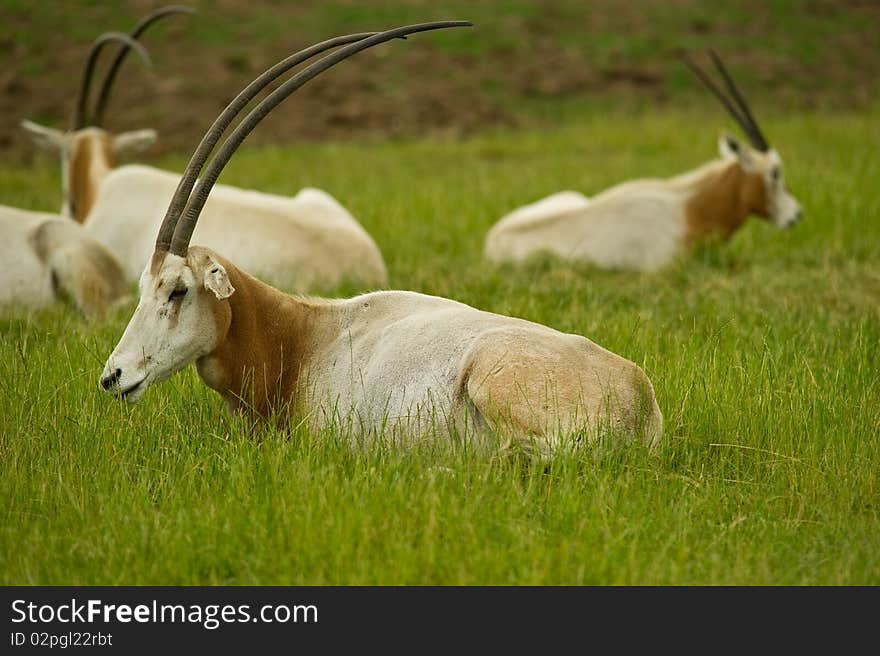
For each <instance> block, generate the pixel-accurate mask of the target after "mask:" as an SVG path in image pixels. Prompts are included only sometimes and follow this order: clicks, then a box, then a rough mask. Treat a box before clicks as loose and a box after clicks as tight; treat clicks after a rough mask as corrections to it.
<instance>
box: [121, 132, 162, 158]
mask: <svg viewBox="0 0 880 656" xmlns="http://www.w3.org/2000/svg"><path fill="white" fill-rule="evenodd" d="M154 143H156V131H155V130H132V131H131V132H123V133H122V134H117V135H116V136H115V137H113V154H114V155H121V156H125V155H136V154H138V153H140V152H143V151H144V150H146V149H147V148H149V147H150V146H152V145H153V144H154Z"/></svg>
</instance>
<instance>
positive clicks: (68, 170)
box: [21, 5, 195, 223]
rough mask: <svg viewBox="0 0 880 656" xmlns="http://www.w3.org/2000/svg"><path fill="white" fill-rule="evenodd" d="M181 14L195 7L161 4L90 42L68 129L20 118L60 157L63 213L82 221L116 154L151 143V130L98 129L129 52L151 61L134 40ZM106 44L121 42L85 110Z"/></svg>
mask: <svg viewBox="0 0 880 656" xmlns="http://www.w3.org/2000/svg"><path fill="white" fill-rule="evenodd" d="M181 13H186V14H192V13H195V10H194V9H192V8H191V7H184V6H178V5H172V6H168V7H163V8H161V9H157V10H156V11H154V12H152V13H151V14H149V15H147V16H145V17H144V18H143V19H142V20H141V21H140V22H139V23H138V24H137V25H135V26H134V28H133V29H132V30H131V31H130V32H129V33H128V34H123V33H120V32H106V33H104V34H102V35H101V36H99V37H98V38H97V39H96V40H95V42H94V43H93V44H92V47H91V50H90V51H89V54H88V57H87V58H86V63H85V66H84V68H83V74H82V80H81V82H80V88H79V94H78V96H77V99H76V106H75V110H74V115H73V121H72V126H71V129H70V130H67V131H64V130H58V129H55V128H50V127H46V126H43V125H39V124H37V123H34V122H33V121H27V120H26V121H22V122H21V127H22V129H23V130H24V131H25V132H26V133H27V134H28V136H30V138H31V139H32V140H33V141H34V143H36V144H37V145H38V146H40V147H41V148H45V149H46V150H49V151H51V152H54V153H56V154H57V155H58V156H59V157H60V158H61V177H62V190H63V199H62V204H61V213H62V214H63V215H65V216H68V217H71V218H73V219H75V220H77V221H79V222H80V223H82V222H83V220H84V219H85V217H86V216H87V215H88V213H89V210H90V209H91V207H92V205H93V203H94V201H95V197H96V196H97V188H98V183H99V182H100V180H101V178H103V176H104V175H106V174H107V173H108V172H109V171H110V170H111V169H112V168H113V166H114V165H115V162H116V158H117V157H118V156H123V155H132V154H136V153H139V152H141V151H143V150H145V149H146V148H148V147H149V146H151V145H152V144H153V142H155V141H156V132H155V130H134V131H131V132H123V133H121V134H111V133H109V132H107V131H106V130H104V129H103V128H102V126H103V125H104V113H105V110H106V108H107V103H108V101H109V100H110V91H111V89H112V88H113V82H114V80H115V79H116V75H117V73H118V72H119V69H120V67H121V66H122V63H123V61H125V58H126V56H127V55H128V53H129V52H130V51H131V50H134V51H135V52H136V53H137V54H138V56H139V57H140V58H141V60H142V61H143V62H144V63H145V64H146V65H148V66H149V65H150V57H149V55H148V54H147V51H146V49H145V48H144V47H143V46H142V45H141V44H140V43H139V42H138V41H137V39H138V38H139V37H140V36H141V35H142V34H143V33H144V32H145V31H146V30H147V28H148V27H150V26H151V25H153V24H154V23H156V22H157V21H159V20H160V19H162V18H164V17H165V16H170V15H173V14H181ZM111 43H118V44H120V48H119V51H118V52H117V53H116V57H115V58H114V60H113V62H112V63H111V64H110V67H109V68H108V70H107V74H106V75H105V77H104V81H103V83H102V84H101V88H100V90H99V92H98V99H97V101H96V103H95V107H94V109H93V111H91V112H90V111H88V104H89V96H90V93H89V90H90V88H91V84H92V78H93V76H94V71H95V64H96V63H97V61H98V56H99V55H100V53H101V52H102V50H103V49H104V48H105V47H106V46H107V45H108V44H111Z"/></svg>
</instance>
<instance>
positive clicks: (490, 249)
mask: <svg viewBox="0 0 880 656" xmlns="http://www.w3.org/2000/svg"><path fill="white" fill-rule="evenodd" d="M564 193H565V194H573V193H575V192H564ZM560 196H561V194H556V195H554V196H550V197H549V198H546V199H544V200H542V201H539V202H537V203H533V204H531V205H526V206H525V207H523V208H520V209H518V210H515V211H514V212H512V213H510V214H508V215H507V216H505V217H503V218H502V219H501V220H500V221H498V223H496V224H495V225H494V226H493V227H492V229H491V230H490V231H489V233H488V235H487V236H486V247H485V253H486V257H487V258H489V259H490V260H492V261H494V262H500V261H506V260H511V261H523V260H525V259H526V258H528V257H529V256H531V255H532V254H534V253H538V252H541V251H547V252H551V253H553V254H555V255H558V256H560V257H562V258H566V259H582V260H586V261H588V262H591V263H593V264H595V265H597V266H600V267H603V268H608V269H635V270H642V271H651V270H654V269H658V268H660V267H662V266H663V265H665V264H666V263H667V262H668V261H669V260H670V259H672V258H673V257H674V256H675V253H676V251H677V249H678V246H679V243H680V242H681V240H682V238H683V236H684V211H683V202H682V194H681V192H680V191H678V190H675V189H669V188H665V187H664V186H663V185H661V184H659V183H658V181H654V180H643V181H638V182H628V183H624V184H622V185H619V186H617V187H612V188H611V189H608V190H607V191H605V192H603V193H601V194H599V195H597V196H594V197H593V198H592V199H590V200H589V201H586V197H584V201H583V202H581V203H579V204H578V203H576V201H577V198H576V197H574V196H570V195H566V196H563V197H562V199H561V200H563V202H560ZM565 201H567V202H565Z"/></svg>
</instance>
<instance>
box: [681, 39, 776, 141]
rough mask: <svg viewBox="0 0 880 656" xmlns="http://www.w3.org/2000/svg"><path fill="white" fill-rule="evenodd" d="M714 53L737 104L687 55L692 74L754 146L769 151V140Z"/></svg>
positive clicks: (714, 58)
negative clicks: (719, 103) (765, 137)
mask: <svg viewBox="0 0 880 656" xmlns="http://www.w3.org/2000/svg"><path fill="white" fill-rule="evenodd" d="M710 53H713V61H715V66H716V67H718V69H719V71H722V76H723V77H724V79H725V82H726V84H727V87H728V89H730V90H731V93H732V94H733V95H734V98H736V99H737V102H734V101H732V100H731V99H730V98H728V97H727V95H726V94H725V93H724V92H723V91H722V90H721V89H719V88H718V86H717V85H716V84H715V83H714V82H713V81H712V79H711V78H710V77H709V75H708V74H707V73H706V72H705V71H704V70H703V69H702V68H700V67H699V66H698V65H697V64H696V62H694V61H693V60H692V59H691V58H690V57H688V56H687V55H685V56H684V62H685V64H687V66H688V68H690V69H691V72H693V74H694V75H695V76H696V77H697V79H698V80H700V82H702V83H703V86H705V87H706V88H707V89H708V90H709V91H711V92H712V94H713V95H714V96H715V97H716V98H718V100H719V101H720V102H721V104H722V105H724V107H725V109H727V111H728V112H729V113H730V115H731V116H732V117H733V118H734V120H735V121H736V122H737V123H739V125H740V127H741V128H742V129H743V132H745V133H746V136H747V137H748V138H749V141H751V143H752V145H753V146H754V147H755V148H756V149H758V150H761V151H767V150H768V149H769V146H768V144H767V140H766V139H764V135H763V134H762V133H761V131H760V130H759V129H758V126H757V123H755V120H754V117H752V115H751V112H750V111H749V110H748V107H747V106H746V105H745V101H744V100H743V99H742V95H741V94H740V93H739V91H738V90H736V86H735V85H734V84H733V80H732V79H731V78H730V76H729V75H728V74H727V70H726V69H725V68H724V65H723V64H721V65H720V66H719V64H720V62H721V60H720V59H719V58H717V57H718V56H717V55H715V54H714V51H710Z"/></svg>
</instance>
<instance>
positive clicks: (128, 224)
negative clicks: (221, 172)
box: [85, 165, 387, 290]
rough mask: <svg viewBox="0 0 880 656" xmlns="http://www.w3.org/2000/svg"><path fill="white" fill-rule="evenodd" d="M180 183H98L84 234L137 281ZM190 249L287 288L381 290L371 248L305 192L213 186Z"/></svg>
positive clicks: (331, 203) (138, 179)
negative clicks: (358, 285)
mask: <svg viewBox="0 0 880 656" xmlns="http://www.w3.org/2000/svg"><path fill="white" fill-rule="evenodd" d="M179 179H180V177H179V176H178V175H176V174H173V173H168V172H166V171H162V170H159V169H156V168H152V167H147V166H141V165H127V166H121V167H119V168H117V169H114V170H113V171H112V172H111V173H110V174H109V175H107V177H106V178H104V180H103V182H102V183H101V188H100V193H99V195H98V199H97V201H96V204H95V207H94V208H93V209H92V211H91V212H90V214H89V216H88V217H87V219H86V223H85V227H86V230H87V231H88V233H89V234H91V235H93V236H94V237H95V238H96V239H97V240H99V241H100V242H102V243H103V244H104V245H105V246H107V248H109V249H110V250H111V251H112V252H113V253H115V254H116V256H117V257H118V259H119V260H120V262H122V263H123V266H124V268H125V271H126V275H127V276H129V278H130V279H131V280H137V279H138V276H139V275H140V273H141V271H143V269H144V267H145V266H146V263H147V261H148V260H149V258H150V257H151V255H152V253H153V247H154V245H155V241H156V233H157V232H158V229H159V226H160V225H161V223H162V219H163V218H164V216H165V210H166V208H167V207H168V204H169V201H170V200H171V196H172V195H173V193H174V190H175V189H176V187H177V183H178V181H179ZM192 243H193V244H199V245H203V246H208V247H210V248H213V249H214V250H216V251H218V252H221V253H224V254H226V255H228V257H229V258H230V259H231V260H232V261H233V262H235V263H236V264H237V265H239V266H241V267H242V268H243V269H244V270H246V271H250V272H252V273H254V274H255V275H257V276H258V277H260V278H262V279H264V280H266V281H267V282H270V283H271V284H273V285H275V286H279V287H282V288H285V289H300V290H303V289H308V288H310V287H312V286H314V285H324V286H332V285H336V284H338V283H339V282H340V281H341V280H344V279H346V278H349V279H353V280H357V281H360V282H363V283H366V284H373V285H379V284H383V283H384V282H385V281H386V279H387V271H386V269H385V264H384V262H383V260H382V255H381V253H380V252H379V249H378V247H377V246H376V243H375V242H374V241H373V239H372V238H371V237H370V236H369V234H367V232H366V231H365V230H364V229H363V227H361V225H360V224H359V223H358V222H357V221H356V220H355V218H354V217H353V216H352V215H351V214H350V213H349V212H348V211H347V210H346V209H345V208H344V207H342V205H340V204H339V203H338V202H337V201H336V200H335V199H334V198H333V197H332V196H330V195H329V194H327V193H325V192H323V191H320V190H318V189H310V188H307V189H303V190H301V191H300V192H299V193H298V194H297V195H296V196H294V197H293V198H288V197H284V196H278V195H274V194H266V193H262V192H258V191H249V190H243V189H238V188H236V187H231V186H228V185H222V184H218V185H215V186H214V188H213V189H212V191H211V195H210V196H209V198H208V201H207V203H206V204H205V208H204V210H203V211H202V214H201V217H200V218H199V222H198V226H197V227H196V230H195V233H194V235H193V238H192Z"/></svg>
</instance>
